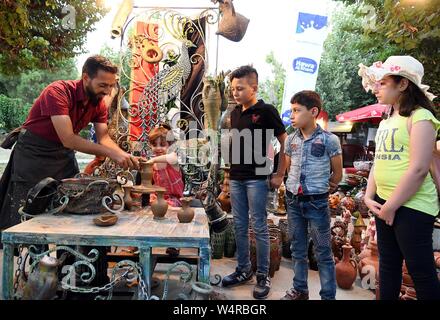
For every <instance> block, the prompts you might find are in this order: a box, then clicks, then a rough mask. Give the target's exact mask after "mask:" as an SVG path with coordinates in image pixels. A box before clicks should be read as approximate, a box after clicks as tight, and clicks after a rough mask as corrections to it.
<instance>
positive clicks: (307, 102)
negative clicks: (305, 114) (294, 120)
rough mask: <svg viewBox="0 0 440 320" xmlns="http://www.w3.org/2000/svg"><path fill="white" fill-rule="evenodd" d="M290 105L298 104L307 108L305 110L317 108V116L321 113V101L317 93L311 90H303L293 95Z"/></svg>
mask: <svg viewBox="0 0 440 320" xmlns="http://www.w3.org/2000/svg"><path fill="white" fill-rule="evenodd" d="M290 103H291V104H294V103H298V104H300V105H302V106H304V107H306V108H307V110H310V109H312V108H313V107H316V108H318V114H319V113H320V112H321V108H322V100H321V97H320V96H319V94H318V93H316V92H315V91H312V90H303V91H300V92H297V93H295V94H294V96H293V97H292V99H290Z"/></svg>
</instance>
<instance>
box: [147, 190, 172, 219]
mask: <svg viewBox="0 0 440 320" xmlns="http://www.w3.org/2000/svg"><path fill="white" fill-rule="evenodd" d="M156 193H157V199H156V200H155V201H153V202H152V203H151V211H153V216H154V219H156V220H160V219H164V217H165V214H166V213H167V210H168V202H166V201H165V199H164V198H163V194H164V191H157V192H156Z"/></svg>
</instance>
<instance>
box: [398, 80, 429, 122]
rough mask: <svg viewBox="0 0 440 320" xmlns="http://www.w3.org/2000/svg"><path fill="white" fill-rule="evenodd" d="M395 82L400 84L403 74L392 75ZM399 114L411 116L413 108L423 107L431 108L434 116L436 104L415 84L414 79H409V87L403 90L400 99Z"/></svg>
mask: <svg viewBox="0 0 440 320" xmlns="http://www.w3.org/2000/svg"><path fill="white" fill-rule="evenodd" d="M391 78H392V79H393V81H394V83H396V84H399V83H400V81H402V79H403V77H402V76H397V75H391ZM399 104H400V108H399V114H400V115H401V116H402V117H409V116H410V115H411V113H412V112H413V110H415V109H417V108H419V107H422V108H425V109H427V110H429V111H430V112H431V113H432V114H433V115H434V116H435V112H434V105H433V103H432V101H431V100H429V99H428V97H427V96H426V95H425V94H424V93H423V91H422V90H421V89H420V88H419V87H418V86H417V85H415V84H414V83H413V82H412V81H410V80H408V87H407V88H406V89H405V91H403V92H402V95H401V96H400V99H399Z"/></svg>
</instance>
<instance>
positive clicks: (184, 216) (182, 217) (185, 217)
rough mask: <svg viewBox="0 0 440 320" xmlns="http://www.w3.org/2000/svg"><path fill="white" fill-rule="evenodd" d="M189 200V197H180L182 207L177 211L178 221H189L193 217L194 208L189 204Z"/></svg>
mask: <svg viewBox="0 0 440 320" xmlns="http://www.w3.org/2000/svg"><path fill="white" fill-rule="evenodd" d="M191 200H192V198H191V197H183V198H180V202H182V209H180V210H179V211H178V212H177V219H179V222H180V223H190V222H191V221H192V220H193V218H194V209H193V208H191V207H190V206H189V204H190V202H191Z"/></svg>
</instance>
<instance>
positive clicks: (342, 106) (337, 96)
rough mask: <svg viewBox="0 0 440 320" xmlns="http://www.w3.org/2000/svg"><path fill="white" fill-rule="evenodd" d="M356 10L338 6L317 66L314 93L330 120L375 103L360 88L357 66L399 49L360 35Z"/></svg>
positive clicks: (361, 23)
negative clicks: (321, 102) (318, 97)
mask: <svg viewBox="0 0 440 320" xmlns="http://www.w3.org/2000/svg"><path fill="white" fill-rule="evenodd" d="M357 12H358V7H357V6H347V7H344V6H342V5H339V6H338V7H337V8H336V9H335V11H334V14H333V17H332V32H331V33H330V34H329V35H328V37H327V39H326V41H325V43H324V50H323V54H322V57H321V62H320V66H319V73H318V79H317V83H316V91H317V92H318V93H319V94H320V95H321V98H322V99H323V101H324V108H325V110H326V111H327V112H328V114H329V117H330V118H331V119H335V116H336V115H337V114H339V113H342V112H345V111H348V110H352V109H356V108H359V107H362V106H365V105H369V104H373V103H375V102H376V101H377V100H376V99H375V97H374V96H373V95H372V94H371V93H366V92H365V90H364V88H363V87H362V82H361V78H360V77H359V75H358V74H357V72H358V69H359V67H358V64H359V63H364V64H370V63H371V62H374V61H378V60H382V61H383V60H385V59H386V58H387V57H388V56H390V55H393V54H401V52H402V50H401V49H400V48H399V47H398V46H396V45H393V44H390V43H387V41H385V39H384V37H382V38H381V40H379V35H377V38H376V39H372V38H371V37H368V36H365V35H364V34H363V32H364V31H363V22H362V19H359V18H358V17H357Z"/></svg>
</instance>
